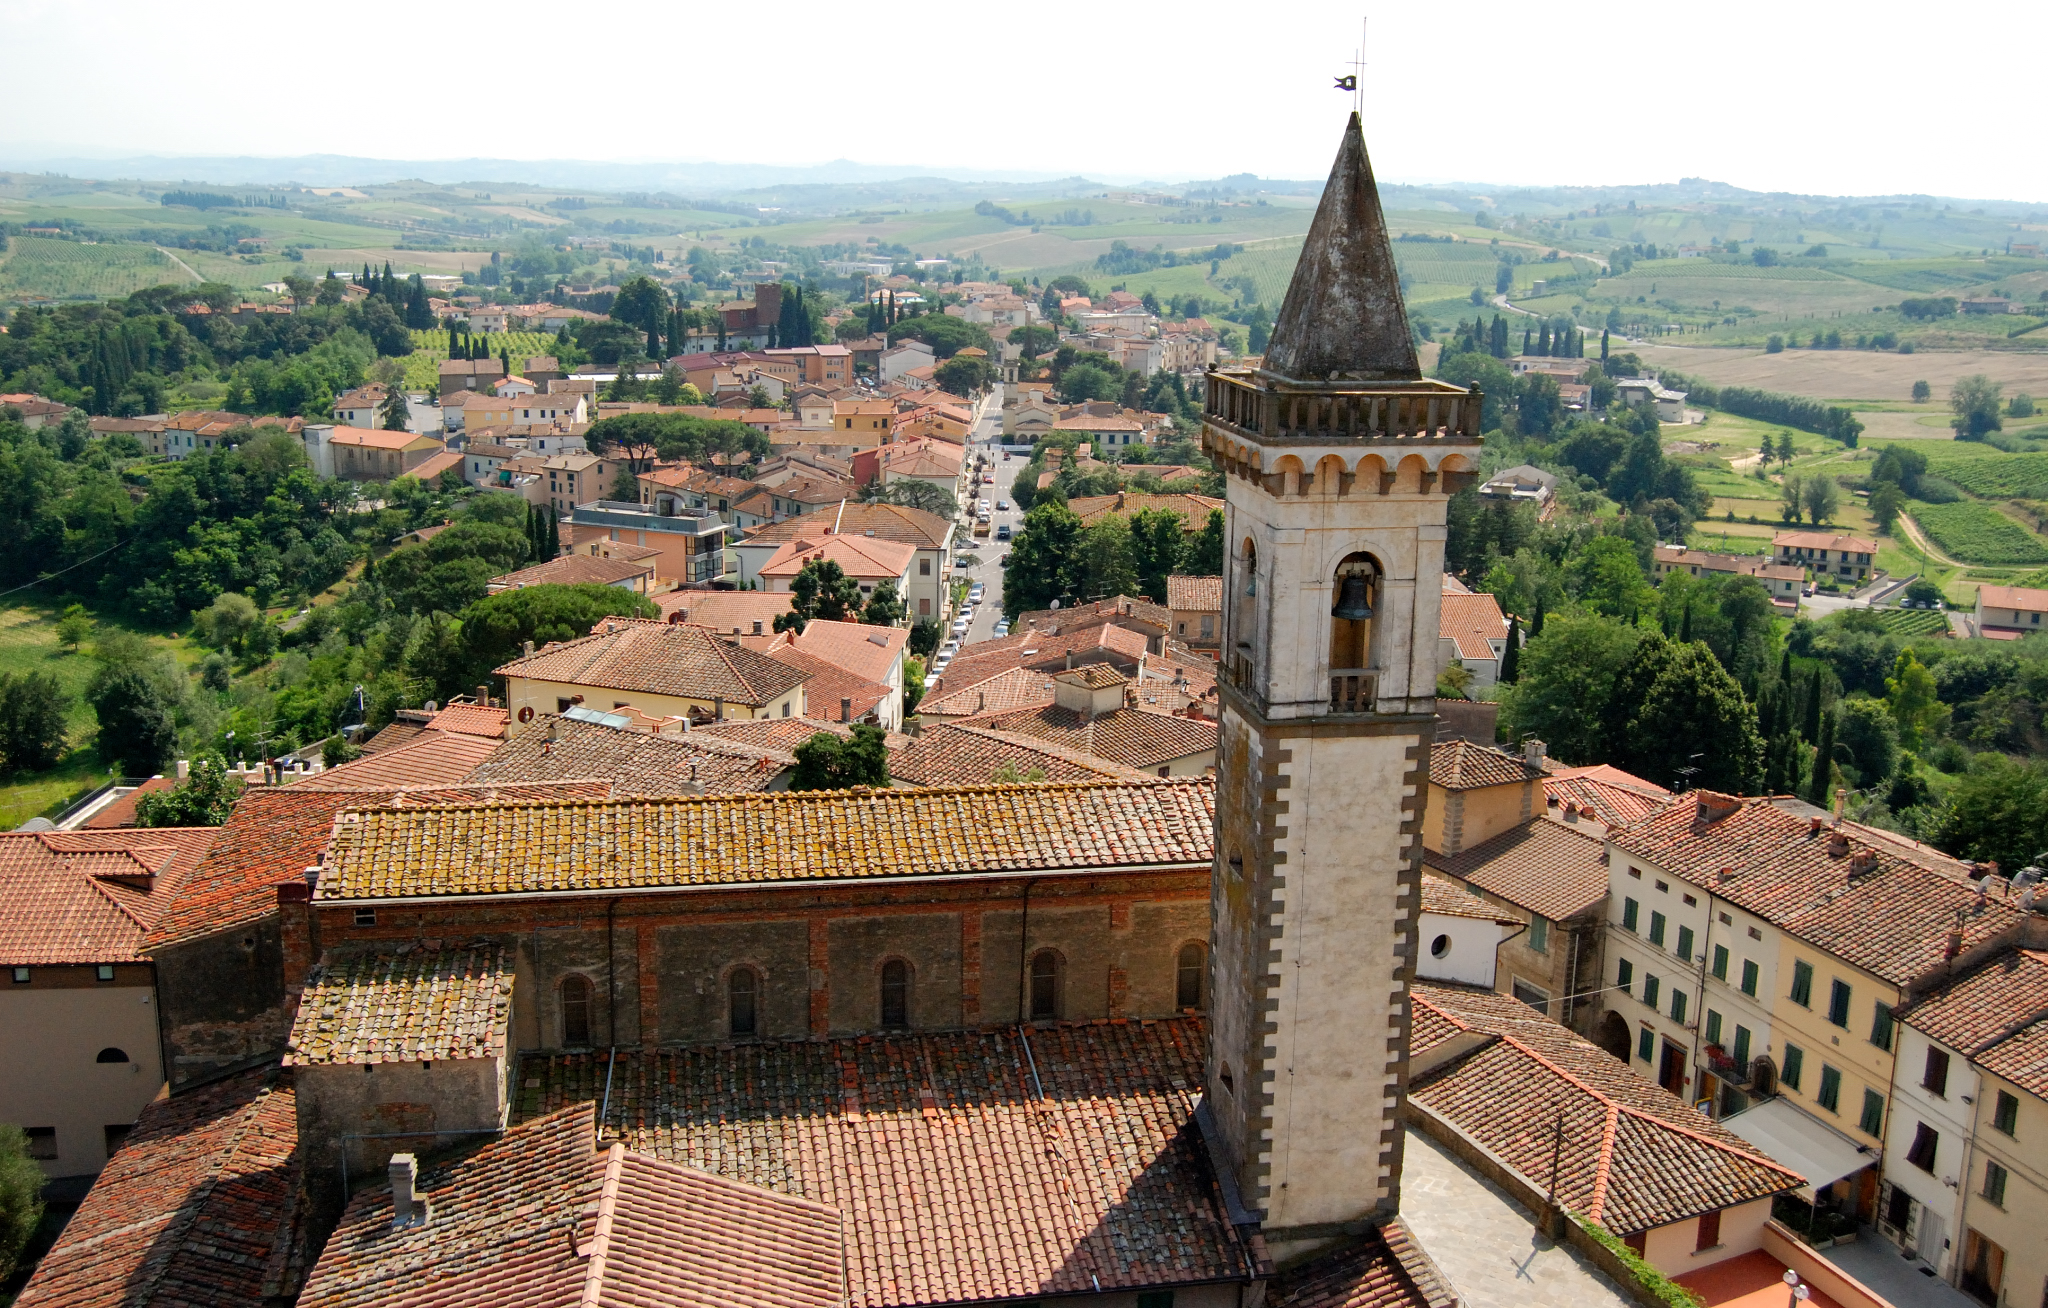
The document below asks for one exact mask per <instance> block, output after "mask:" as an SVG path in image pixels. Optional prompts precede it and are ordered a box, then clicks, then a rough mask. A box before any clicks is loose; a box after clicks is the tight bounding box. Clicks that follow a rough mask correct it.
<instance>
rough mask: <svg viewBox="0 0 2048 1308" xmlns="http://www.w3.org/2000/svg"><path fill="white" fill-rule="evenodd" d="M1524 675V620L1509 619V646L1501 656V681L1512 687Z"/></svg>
mask: <svg viewBox="0 0 2048 1308" xmlns="http://www.w3.org/2000/svg"><path fill="white" fill-rule="evenodd" d="M1521 675H1522V620H1521V619H1520V618H1516V617H1510V618H1509V619H1508V646H1507V650H1506V651H1505V652H1504V653H1502V655H1501V656H1500V680H1501V681H1503V682H1505V683H1506V684H1508V685H1510V686H1512V685H1514V684H1515V678H1517V677H1519V676H1521Z"/></svg>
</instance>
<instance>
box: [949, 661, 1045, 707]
mask: <svg viewBox="0 0 2048 1308" xmlns="http://www.w3.org/2000/svg"><path fill="white" fill-rule="evenodd" d="M949 671H950V669H949ZM1050 703H1052V675H1051V674H1050V673H1045V672H1038V671H1035V670H1033V669H1031V668H1005V669H1004V670H1003V671H1001V672H998V673H996V674H995V675H994V676H992V677H986V678H983V679H982V680H980V681H976V682H971V683H968V684H964V685H962V686H960V688H959V689H957V690H951V689H948V690H946V693H944V694H934V695H927V696H925V697H924V698H923V699H921V700H919V701H918V704H917V713H918V716H919V717H922V718H971V717H974V716H976V715H978V714H982V713H1000V712H1002V711H1004V710H1005V709H1015V708H1029V707H1032V706H1035V705H1039V704H1050Z"/></svg>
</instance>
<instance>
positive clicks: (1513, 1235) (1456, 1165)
mask: <svg viewBox="0 0 2048 1308" xmlns="http://www.w3.org/2000/svg"><path fill="white" fill-rule="evenodd" d="M1406 1158H1407V1161H1406V1164H1405V1166H1404V1167H1403V1170H1402V1173H1401V1218H1402V1220H1403V1221H1405V1222H1407V1223H1408V1228H1409V1229H1410V1230H1412V1231H1414V1232H1415V1236H1416V1238H1417V1239H1419V1240H1420V1241H1421V1242H1422V1248H1423V1251H1424V1252H1425V1253H1427V1254H1428V1255H1429V1256H1430V1257H1431V1258H1432V1259H1434V1260H1435V1261H1436V1265H1437V1267H1438V1268H1439V1269H1441V1270H1442V1272H1443V1274H1444V1275H1445V1276H1447V1277H1449V1278H1450V1281H1451V1285H1452V1286H1453V1287H1454V1288H1455V1289H1456V1290H1457V1292H1458V1303H1459V1305H1460V1308H1610V1306H1611V1308H1634V1302H1635V1301H1634V1300H1632V1299H1630V1298H1629V1297H1628V1296H1627V1295H1625V1294H1623V1293H1622V1292H1621V1290H1620V1289H1619V1288H1618V1287H1617V1286H1616V1285H1615V1284H1614V1282H1613V1281H1610V1280H1608V1279H1607V1277H1606V1275H1605V1274H1603V1273H1602V1272H1601V1271H1600V1270H1599V1269H1598V1268H1596V1267H1594V1266H1593V1265H1592V1264H1591V1263H1589V1262H1587V1261H1586V1260H1585V1259H1584V1258H1583V1257H1581V1256H1580V1254H1579V1253H1578V1251H1577V1250H1575V1249H1573V1248H1571V1247H1570V1246H1568V1245H1559V1244H1553V1243H1551V1242H1550V1241H1549V1240H1547V1239H1545V1238H1544V1237H1543V1236H1542V1235H1540V1234H1538V1233H1537V1230H1536V1226H1535V1222H1534V1219H1533V1218H1531V1217H1530V1215H1529V1212H1528V1210H1526V1209H1524V1208H1522V1207H1521V1206H1520V1205H1518V1204H1517V1203H1515V1201H1514V1200H1512V1199H1510V1198H1508V1196H1507V1194H1506V1193H1505V1192H1504V1191H1502V1190H1501V1189H1500V1188H1499V1187H1498V1186H1496V1185H1494V1184H1493V1183H1492V1182H1491V1181H1488V1180H1487V1179H1485V1178H1484V1177H1482V1176H1480V1175H1479V1174H1478V1173H1476V1172H1473V1171H1471V1170H1470V1169H1468V1168H1467V1167H1466V1166H1465V1164H1464V1163H1463V1162H1462V1161H1460V1160H1459V1159H1457V1158H1456V1157H1454V1156H1452V1155H1451V1154H1450V1153H1449V1152H1447V1151H1446V1150H1445V1149H1444V1147H1443V1146H1442V1145H1439V1144H1438V1143H1437V1142H1436V1141H1434V1140H1432V1139H1430V1138H1429V1137H1428V1136H1426V1135H1423V1134H1422V1133H1421V1132H1419V1131H1410V1132H1408V1145H1407V1155H1406Z"/></svg>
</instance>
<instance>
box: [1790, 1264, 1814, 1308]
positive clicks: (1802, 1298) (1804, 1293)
mask: <svg viewBox="0 0 2048 1308" xmlns="http://www.w3.org/2000/svg"><path fill="white" fill-rule="evenodd" d="M1785 1288H1786V1289H1787V1290H1789V1291H1790V1292H1791V1294H1792V1297H1791V1298H1790V1299H1789V1300H1787V1301H1786V1302H1787V1303H1788V1304H1789V1305H1790V1308H1799V1305H1800V1304H1802V1303H1805V1302H1806V1301H1807V1300H1808V1299H1810V1298H1812V1297H1813V1291H1811V1290H1809V1289H1807V1288H1806V1287H1805V1286H1803V1285H1801V1284H1800V1283H1799V1273H1797V1272H1795V1271H1793V1270H1792V1269H1791V1268H1789V1267H1787V1268H1786V1269H1785Z"/></svg>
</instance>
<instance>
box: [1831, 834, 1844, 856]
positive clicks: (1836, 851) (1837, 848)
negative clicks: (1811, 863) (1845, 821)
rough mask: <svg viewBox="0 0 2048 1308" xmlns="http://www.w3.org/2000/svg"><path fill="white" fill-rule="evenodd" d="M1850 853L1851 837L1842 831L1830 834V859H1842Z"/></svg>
mask: <svg viewBox="0 0 2048 1308" xmlns="http://www.w3.org/2000/svg"><path fill="white" fill-rule="evenodd" d="M1848 852H1849V837H1848V836H1847V835H1846V834H1844V833H1843V832H1840V831H1831V832H1829V833H1828V857H1829V858H1841V857H1842V856H1843V855H1845V854H1847V853H1848Z"/></svg>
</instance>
